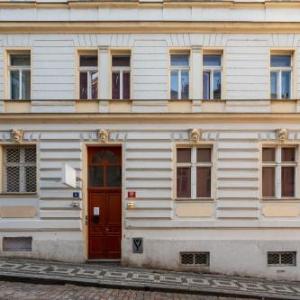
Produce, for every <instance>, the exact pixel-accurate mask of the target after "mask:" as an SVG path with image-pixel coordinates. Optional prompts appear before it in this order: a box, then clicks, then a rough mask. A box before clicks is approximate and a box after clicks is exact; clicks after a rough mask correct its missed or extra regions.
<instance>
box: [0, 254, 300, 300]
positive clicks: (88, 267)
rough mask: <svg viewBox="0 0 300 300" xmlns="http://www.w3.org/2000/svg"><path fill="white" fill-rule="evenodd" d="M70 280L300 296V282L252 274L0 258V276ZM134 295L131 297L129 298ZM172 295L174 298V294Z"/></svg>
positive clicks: (130, 286)
mask: <svg viewBox="0 0 300 300" xmlns="http://www.w3.org/2000/svg"><path fill="white" fill-rule="evenodd" d="M8 279H10V280H22V281H24V280H26V281H29V282H31V281H34V282H37V283H47V282H48V283H49V282H51V283H68V284H77V285H80V284H81V285H83V284H88V285H91V286H96V287H102V288H112V287H115V288H126V289H128V290H130V289H140V290H149V291H164V292H179V291H181V292H187V293H192V292H193V293H201V292H202V293H206V294H209V293H215V294H219V295H226V294H227V295H236V296H243V295H244V296H248V297H260V299H262V297H265V298H266V299H297V300H299V299H300V282H289V281H271V280H264V279H257V278H248V277H234V276H222V275H213V274H199V273H184V272H168V271H159V270H147V269H139V268H124V267H121V266H118V265H105V264H102V265H101V264H71V263H58V262H51V261H38V260H28V259H26V260H25V259H16V258H1V259H0V280H4V281H5V280H8ZM129 299H131V298H129ZM171 299H172V298H171Z"/></svg>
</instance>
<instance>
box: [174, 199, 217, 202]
mask: <svg viewBox="0 0 300 300" xmlns="http://www.w3.org/2000/svg"><path fill="white" fill-rule="evenodd" d="M175 201H176V202H214V199H213V198H196V199H191V198H176V199H175Z"/></svg>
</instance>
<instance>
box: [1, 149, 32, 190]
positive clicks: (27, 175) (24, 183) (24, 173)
mask: <svg viewBox="0 0 300 300" xmlns="http://www.w3.org/2000/svg"><path fill="white" fill-rule="evenodd" d="M3 161H4V191H5V192H7V193H28V192H36V179H37V178H36V147H35V146H5V147H4V160H3Z"/></svg>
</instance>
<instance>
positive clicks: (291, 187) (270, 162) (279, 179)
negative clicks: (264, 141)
mask: <svg viewBox="0 0 300 300" xmlns="http://www.w3.org/2000/svg"><path fill="white" fill-rule="evenodd" d="M296 150H297V148H296V147H289V146H283V147H271V146H270V147H263V149H262V164H263V166H262V196H263V197H273V198H282V197H295V193H296V190H295V188H296V187H295V182H296V167H297V159H296V157H297V153H296V152H297V151H296Z"/></svg>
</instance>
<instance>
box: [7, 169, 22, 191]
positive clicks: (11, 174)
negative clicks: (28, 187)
mask: <svg viewBox="0 0 300 300" xmlns="http://www.w3.org/2000/svg"><path fill="white" fill-rule="evenodd" d="M6 182H7V184H6V191H7V192H19V191H20V168H19V167H7V168H6Z"/></svg>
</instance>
